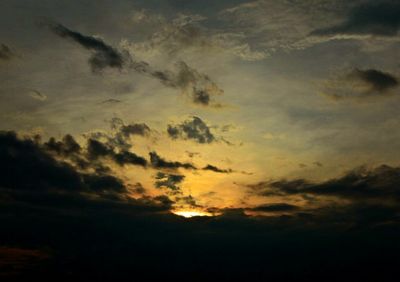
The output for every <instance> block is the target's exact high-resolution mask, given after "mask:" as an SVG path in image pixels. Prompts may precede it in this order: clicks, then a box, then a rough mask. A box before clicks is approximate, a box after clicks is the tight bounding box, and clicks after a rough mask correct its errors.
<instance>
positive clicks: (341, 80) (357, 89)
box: [324, 68, 399, 99]
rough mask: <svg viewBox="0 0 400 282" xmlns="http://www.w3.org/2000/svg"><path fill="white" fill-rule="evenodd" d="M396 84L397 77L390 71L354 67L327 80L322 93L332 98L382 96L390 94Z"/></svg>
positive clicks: (397, 83)
mask: <svg viewBox="0 0 400 282" xmlns="http://www.w3.org/2000/svg"><path fill="white" fill-rule="evenodd" d="M398 85H399V81H398V79H397V78H396V77H395V76H394V75H392V74H390V73H387V72H383V71H380V70H376V69H366V70H362V69H358V68H355V69H353V70H351V71H348V72H347V73H345V74H344V75H339V76H338V77H336V78H334V79H332V80H330V81H328V82H327V83H326V85H325V88H324V93H325V94H326V95H328V96H330V97H332V98H334V99H346V98H366V97H382V96H387V95H390V94H392V93H393V91H392V90H393V89H395V88H396V87H397V86H398Z"/></svg>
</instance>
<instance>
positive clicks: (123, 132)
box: [87, 117, 152, 151]
mask: <svg viewBox="0 0 400 282" xmlns="http://www.w3.org/2000/svg"><path fill="white" fill-rule="evenodd" d="M110 126H111V130H112V132H111V133H107V132H92V133H90V134H88V135H87V137H88V138H92V139H95V140H98V141H102V142H103V143H105V144H107V146H110V147H115V148H118V149H120V150H125V151H126V150H129V149H130V148H131V147H132V144H131V137H132V136H135V135H136V136H142V137H149V136H150V134H151V132H152V131H151V129H150V127H149V126H148V125H147V124H145V123H130V124H127V125H126V124H125V123H124V121H123V120H122V119H120V118H116V117H114V118H112V119H111V121H110Z"/></svg>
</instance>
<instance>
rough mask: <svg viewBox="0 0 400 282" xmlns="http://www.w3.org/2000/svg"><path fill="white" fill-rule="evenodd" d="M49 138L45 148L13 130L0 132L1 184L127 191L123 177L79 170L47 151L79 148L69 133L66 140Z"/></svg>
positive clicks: (26, 188)
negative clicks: (58, 140) (19, 135)
mask: <svg viewBox="0 0 400 282" xmlns="http://www.w3.org/2000/svg"><path fill="white" fill-rule="evenodd" d="M50 140H51V141H50V142H47V143H46V144H45V145H44V147H43V148H42V147H41V146H40V145H39V144H37V143H36V142H35V141H33V140H30V139H19V138H18V137H17V136H16V134H15V133H13V132H1V133H0V160H1V161H0V171H1V174H2V175H3V176H2V177H1V181H0V187H4V188H10V189H22V190H29V191H36V190H45V191H47V190H50V191H53V190H56V191H66V192H71V191H72V192H73V191H81V192H89V193H98V194H104V193H114V192H116V193H123V192H125V191H126V190H125V187H124V185H123V183H122V181H121V180H119V179H117V178H116V177H114V176H112V175H107V174H96V173H81V172H78V171H77V170H76V169H75V168H74V167H73V166H71V165H70V164H68V163H66V162H63V161H58V160H56V159H55V158H53V157H52V156H51V155H49V154H48V153H47V152H46V149H50V150H52V151H56V152H59V153H60V154H65V155H68V154H71V153H76V152H78V151H79V150H80V147H79V146H78V145H77V144H76V143H75V141H74V139H73V138H72V137H71V136H70V135H66V137H64V140H63V142H55V141H54V140H53V139H50Z"/></svg>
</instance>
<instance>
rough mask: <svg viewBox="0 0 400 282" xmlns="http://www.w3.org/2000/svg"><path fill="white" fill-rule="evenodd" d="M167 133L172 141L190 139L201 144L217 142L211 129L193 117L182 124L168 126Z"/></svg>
mask: <svg viewBox="0 0 400 282" xmlns="http://www.w3.org/2000/svg"><path fill="white" fill-rule="evenodd" d="M167 133H168V135H169V136H170V137H171V138H172V139H184V140H188V139H190V140H194V141H196V142H197V143H200V144H205V143H212V142H214V141H216V138H215V136H214V135H213V134H212V132H211V130H210V127H209V126H208V125H207V124H206V123H205V122H204V121H203V120H202V119H201V118H199V117H192V118H191V119H189V120H186V121H184V122H183V123H182V124H178V125H168V128H167Z"/></svg>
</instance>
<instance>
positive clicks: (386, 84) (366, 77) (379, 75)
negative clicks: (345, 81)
mask: <svg viewBox="0 0 400 282" xmlns="http://www.w3.org/2000/svg"><path fill="white" fill-rule="evenodd" d="M350 77H354V78H355V79H359V80H361V81H363V82H365V83H366V84H368V85H369V86H370V87H371V88H372V89H373V90H375V91H377V92H380V93H382V92H386V91H387V90H389V89H392V88H394V87H397V86H398V84H399V81H398V80H397V79H396V78H395V77H394V76H393V75H391V74H390V73H386V72H382V71H379V70H375V69H368V70H359V69H355V70H354V71H353V73H352V74H350Z"/></svg>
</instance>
